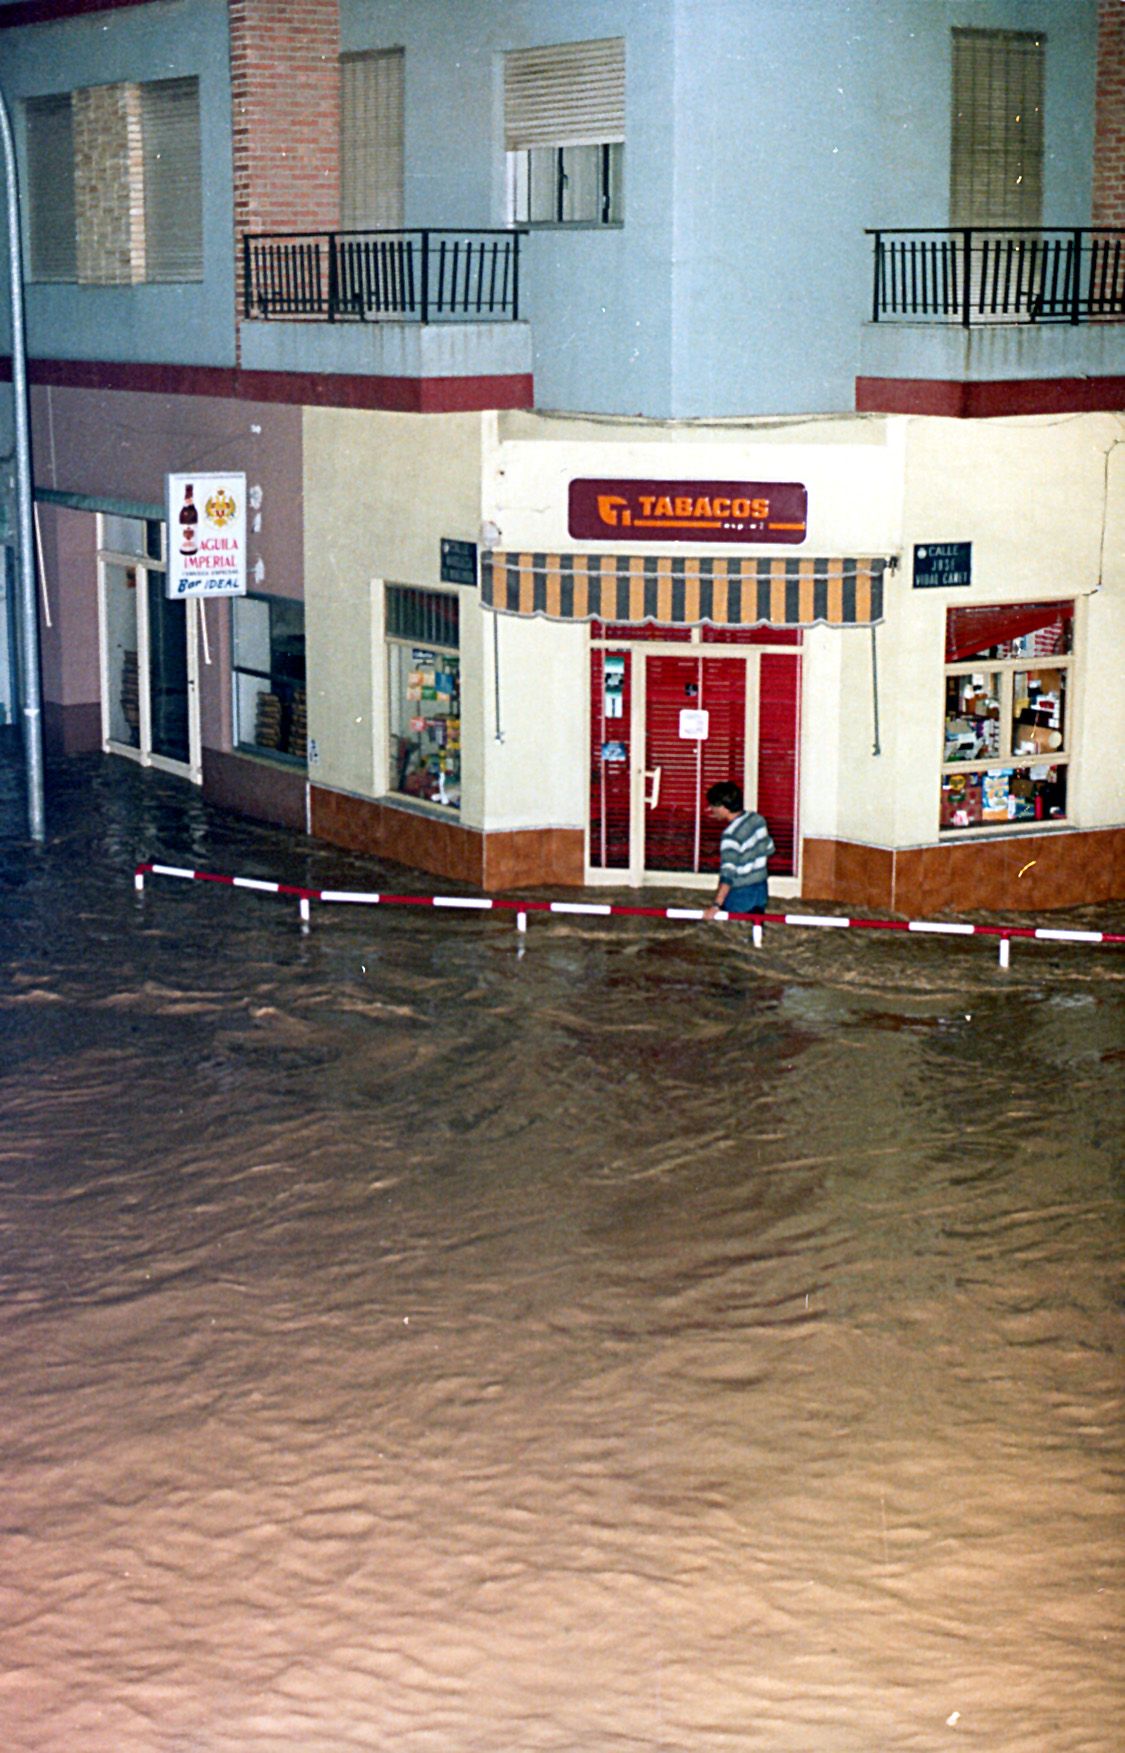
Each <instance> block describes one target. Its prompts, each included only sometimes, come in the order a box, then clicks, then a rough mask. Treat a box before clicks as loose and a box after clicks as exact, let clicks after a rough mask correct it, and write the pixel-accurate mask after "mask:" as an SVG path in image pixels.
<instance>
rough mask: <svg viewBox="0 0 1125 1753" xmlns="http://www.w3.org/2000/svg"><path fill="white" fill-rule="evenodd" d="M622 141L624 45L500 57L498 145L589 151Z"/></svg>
mask: <svg viewBox="0 0 1125 1753" xmlns="http://www.w3.org/2000/svg"><path fill="white" fill-rule="evenodd" d="M624 138H625V39H624V38H623V37H603V38H601V39H599V40H598V41H597V42H588V43H556V44H554V45H553V46H552V47H550V48H542V49H513V50H511V51H510V53H508V54H507V55H505V57H504V145H505V148H506V149H507V151H509V152H526V151H529V150H530V149H531V148H532V147H535V146H593V145H599V144H606V143H609V142H612V141H615V140H624Z"/></svg>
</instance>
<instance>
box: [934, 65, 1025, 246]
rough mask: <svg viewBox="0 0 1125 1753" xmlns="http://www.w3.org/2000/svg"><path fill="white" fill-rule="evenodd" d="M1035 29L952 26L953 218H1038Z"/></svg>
mask: <svg viewBox="0 0 1125 1753" xmlns="http://www.w3.org/2000/svg"><path fill="white" fill-rule="evenodd" d="M1045 48H1046V39H1045V37H1044V36H1043V35H1042V34H1041V33H1039V32H1036V31H1005V30H955V31H954V32H953V125H952V135H951V140H952V149H951V174H950V223H951V224H952V225H958V226H963V225H982V226H1000V225H1038V224H1039V223H1040V221H1041V218H1042V206H1043V74H1044V59H1045Z"/></svg>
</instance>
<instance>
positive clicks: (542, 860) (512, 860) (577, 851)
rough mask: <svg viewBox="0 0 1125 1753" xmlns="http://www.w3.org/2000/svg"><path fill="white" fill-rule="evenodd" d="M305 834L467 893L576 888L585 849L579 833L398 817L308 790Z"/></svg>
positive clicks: (388, 807)
mask: <svg viewBox="0 0 1125 1753" xmlns="http://www.w3.org/2000/svg"><path fill="white" fill-rule="evenodd" d="M312 831H313V833H314V834H315V835H316V837H317V838H318V839H320V840H329V841H331V842H332V844H333V845H334V846H346V847H347V848H348V850H349V851H351V852H365V853H367V854H368V855H369V856H371V857H373V858H389V859H392V860H394V862H395V863H396V864H406V865H410V866H411V867H412V868H413V869H415V870H426V871H431V872H432V873H433V874H434V875H435V876H441V877H447V878H449V879H450V880H451V881H453V882H458V883H467V884H469V885H471V886H472V887H473V888H478V889H488V890H498V889H513V888H529V887H538V886H542V885H554V886H561V887H567V888H576V887H581V885H582V883H583V881H584V879H585V874H586V873H585V862H584V861H585V846H584V836H583V833H582V830H581V829H580V828H525V829H522V830H519V831H512V832H503V831H502V832H498V833H495V834H482V833H481V832H480V830H479V829H476V828H465V827H462V826H461V824H460V823H459V822H444V821H441V820H439V819H437V818H436V817H432V816H425V815H422V814H421V813H415V812H414V811H413V810H404V809H398V808H396V807H395V805H394V804H387V803H377V802H375V801H373V800H372V799H370V798H362V797H349V796H347V795H346V794H345V793H344V792H340V791H327V790H325V789H323V788H322V787H321V786H318V785H314V786H313V787H312Z"/></svg>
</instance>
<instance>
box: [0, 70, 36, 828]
mask: <svg viewBox="0 0 1125 1753" xmlns="http://www.w3.org/2000/svg"><path fill="white" fill-rule="evenodd" d="M0 135H2V136H3V141H4V173H5V181H6V184H7V195H8V267H9V273H10V281H11V297H10V304H11V315H12V399H13V402H14V404H15V424H16V505H17V515H18V519H19V559H20V567H19V578H20V588H19V604H20V632H21V635H22V637H21V639H20V642H19V643H20V655H21V660H22V661H21V666H20V667H21V695H22V702H23V747H24V760H25V763H26V767H27V825H28V832H29V833H30V835H31V838H32V839H33V840H43V839H44V838H45V829H44V821H43V722H42V720H43V714H42V708H41V705H40V692H39V615H38V610H37V607H36V601H35V573H34V569H33V563H32V554H33V552H34V550H33V547H32V541H31V442H30V437H29V431H28V418H27V353H26V349H25V346H24V325H23V244H22V239H21V237H20V211H19V188H18V184H17V181H16V149H15V142H14V140H13V138H12V124H11V119H10V117H9V115H8V106H7V103H6V102H5V100H4V94H3V92H0Z"/></svg>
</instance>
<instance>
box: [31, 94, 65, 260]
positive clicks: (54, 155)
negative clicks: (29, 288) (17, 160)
mask: <svg viewBox="0 0 1125 1753" xmlns="http://www.w3.org/2000/svg"><path fill="white" fill-rule="evenodd" d="M25 122H26V129H27V207H28V270H29V273H30V275H31V278H32V279H33V280H74V279H76V278H77V273H78V265H77V251H76V247H75V226H74V118H73V116H72V114H71V107H70V93H69V92H64V93H63V94H62V96H61V97H37V98H32V99H31V100H30V102H29V103H28V104H27V105H26V108H25Z"/></svg>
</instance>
